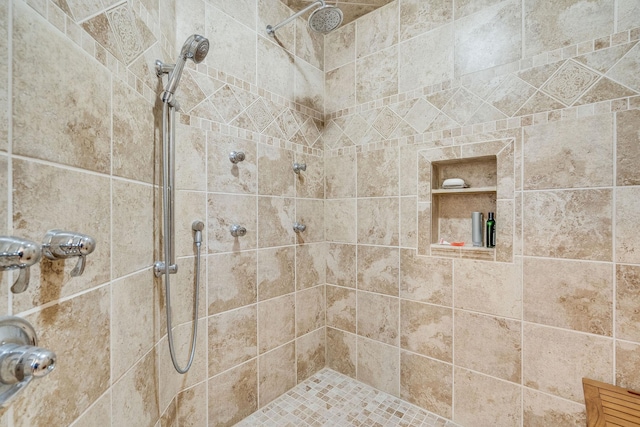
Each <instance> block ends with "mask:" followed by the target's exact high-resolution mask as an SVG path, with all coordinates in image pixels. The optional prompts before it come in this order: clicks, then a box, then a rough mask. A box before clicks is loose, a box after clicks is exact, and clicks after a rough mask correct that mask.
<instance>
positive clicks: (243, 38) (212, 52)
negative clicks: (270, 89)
mask: <svg viewBox="0 0 640 427" xmlns="http://www.w3.org/2000/svg"><path fill="white" fill-rule="evenodd" d="M225 1H226V0H225ZM218 3H219V2H218ZM229 3H230V2H229ZM205 6H206V9H205V15H206V17H207V20H206V23H205V35H206V36H207V38H208V39H209V40H215V41H216V42H215V43H211V45H210V46H209V54H208V55H207V57H206V59H205V63H206V64H207V65H209V66H210V67H215V68H216V69H218V70H220V71H223V72H225V73H226V74H229V75H232V76H235V77H238V78H240V79H242V80H245V81H248V82H250V83H253V84H255V83H256V33H255V32H253V31H252V30H251V29H249V28H247V27H245V26H244V25H242V24H240V23H239V22H238V21H236V20H233V19H229V17H228V16H226V15H225V14H224V13H220V12H218V11H217V10H215V9H214V8H213V7H211V6H210V5H208V4H207V5H205ZM254 10H255V9H254ZM244 16H247V15H244ZM254 16H255V14H254ZM251 28H253V24H252V25H251Z"/></svg>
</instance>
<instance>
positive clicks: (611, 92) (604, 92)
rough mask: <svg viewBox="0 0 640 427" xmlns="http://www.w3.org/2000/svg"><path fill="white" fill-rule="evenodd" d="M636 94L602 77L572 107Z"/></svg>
mask: <svg viewBox="0 0 640 427" xmlns="http://www.w3.org/2000/svg"><path fill="white" fill-rule="evenodd" d="M635 94H636V92H634V91H632V90H631V89H627V88H626V87H624V86H622V85H619V84H618V83H616V82H614V81H612V80H609V79H608V78H606V77H602V78H601V79H600V80H598V81H597V83H596V84H594V85H593V86H592V87H591V89H589V90H588V91H587V92H586V93H585V94H584V95H582V96H581V97H580V99H578V100H577V101H576V102H575V104H574V105H585V104H594V103H596V102H602V101H607V100H609V99H617V98H625V97H628V96H633V95H635Z"/></svg>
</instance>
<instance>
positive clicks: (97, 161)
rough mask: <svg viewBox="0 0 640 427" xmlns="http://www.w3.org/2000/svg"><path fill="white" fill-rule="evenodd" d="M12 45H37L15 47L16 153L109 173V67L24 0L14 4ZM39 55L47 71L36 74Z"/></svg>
mask: <svg viewBox="0 0 640 427" xmlns="http://www.w3.org/2000/svg"><path fill="white" fill-rule="evenodd" d="M13 43H14V45H15V46H33V48H31V49H16V50H15V51H14V58H13V74H12V75H13V93H14V94H15V96H14V97H13V153H14V154H19V155H23V156H29V157H35V158H38V159H43V160H49V161H53V162H57V163H62V164H66V165H70V166H75V167H79V168H84V169H89V170H92V171H96V172H102V173H109V172H110V168H111V154H110V150H111V141H110V134H111V131H110V120H109V119H107V120H105V117H106V118H109V117H110V116H111V114H110V112H111V102H110V100H111V91H110V86H109V84H105V82H109V81H110V76H109V74H108V73H107V71H106V69H105V68H103V67H102V66H101V65H100V64H99V63H98V62H96V61H94V60H93V59H91V58H89V56H87V55H86V54H85V53H84V52H83V51H82V50H81V49H80V48H79V47H78V46H76V45H75V44H74V43H73V42H72V41H71V40H69V39H68V38H66V37H64V36H62V35H60V33H59V32H58V30H55V29H54V28H53V27H51V26H49V24H47V23H46V22H45V21H44V20H43V18H42V17H40V16H39V15H38V14H36V13H32V12H30V9H29V8H28V6H26V4H25V3H23V2H17V3H15V8H14V22H13ZM34 57H37V58H39V66H40V67H42V69H46V70H47V73H34V72H33V70H32V67H33V65H32V58H34ZM69 64H73V66H69ZM52 75H55V76H60V78H57V79H51V76H52ZM71 83H72V84H71ZM61 105H65V106H67V108H60V106H61ZM43 135H46V137H44V138H43Z"/></svg>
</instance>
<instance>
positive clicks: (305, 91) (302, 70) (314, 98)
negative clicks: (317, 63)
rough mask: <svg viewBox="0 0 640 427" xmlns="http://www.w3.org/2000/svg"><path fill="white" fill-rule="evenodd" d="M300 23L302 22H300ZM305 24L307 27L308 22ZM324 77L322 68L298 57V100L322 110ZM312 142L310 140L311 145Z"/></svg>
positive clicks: (296, 70) (295, 73) (300, 102)
mask: <svg viewBox="0 0 640 427" xmlns="http://www.w3.org/2000/svg"><path fill="white" fill-rule="evenodd" d="M298 25H302V24H300V23H298ZM304 26H305V27H307V25H306V23H305V24H304ZM321 58H322V57H321ZM324 77H325V76H324V73H323V72H322V71H321V70H319V69H317V68H316V67H314V66H313V65H309V64H307V63H306V62H304V61H303V60H301V59H299V58H296V66H295V68H294V98H295V100H296V102H298V103H299V104H301V105H304V106H305V107H308V108H311V109H313V110H316V111H322V110H323V109H324ZM318 136H319V135H318ZM312 142H313V141H309V145H311V143H312Z"/></svg>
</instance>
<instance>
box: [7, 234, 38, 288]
mask: <svg viewBox="0 0 640 427" xmlns="http://www.w3.org/2000/svg"><path fill="white" fill-rule="evenodd" d="M41 255H42V251H41V249H40V245H39V244H37V243H36V242H32V241H30V240H26V239H20V238H17V237H13V236H0V270H13V269H16V268H19V269H20V274H19V275H18V279H17V280H16V281H15V283H14V284H13V286H11V292H13V293H14V294H19V293H21V292H24V291H26V290H27V287H28V286H29V276H30V274H29V267H31V266H32V265H34V264H35V263H37V262H38V261H40V256H41Z"/></svg>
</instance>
